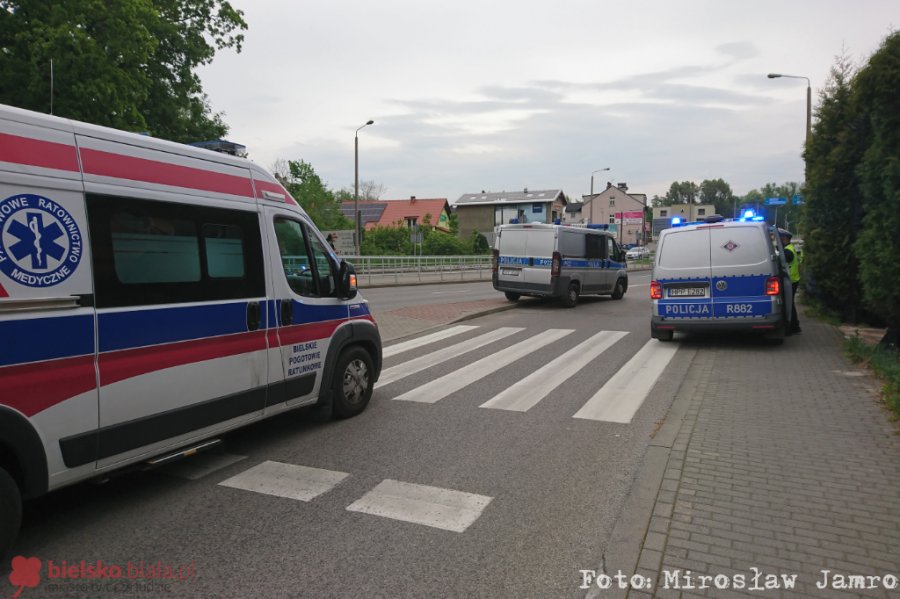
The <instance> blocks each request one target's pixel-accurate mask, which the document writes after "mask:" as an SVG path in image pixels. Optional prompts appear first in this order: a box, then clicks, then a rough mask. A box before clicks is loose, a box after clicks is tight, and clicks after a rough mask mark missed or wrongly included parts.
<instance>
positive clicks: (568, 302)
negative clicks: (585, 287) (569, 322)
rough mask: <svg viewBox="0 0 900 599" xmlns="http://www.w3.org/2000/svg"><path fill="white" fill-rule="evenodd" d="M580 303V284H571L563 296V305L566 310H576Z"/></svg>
mask: <svg viewBox="0 0 900 599" xmlns="http://www.w3.org/2000/svg"><path fill="white" fill-rule="evenodd" d="M577 303H578V283H569V289H568V290H567V291H566V295H565V296H563V305H564V306H565V307H566V308H574V307H575V304H577Z"/></svg>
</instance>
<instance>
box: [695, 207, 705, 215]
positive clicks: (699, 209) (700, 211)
mask: <svg viewBox="0 0 900 599" xmlns="http://www.w3.org/2000/svg"><path fill="white" fill-rule="evenodd" d="M705 215H706V208H697V216H705Z"/></svg>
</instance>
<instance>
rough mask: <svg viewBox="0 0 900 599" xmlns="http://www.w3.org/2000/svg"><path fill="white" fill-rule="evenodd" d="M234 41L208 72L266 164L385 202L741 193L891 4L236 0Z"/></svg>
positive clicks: (778, 160)
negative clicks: (536, 194) (702, 188)
mask: <svg viewBox="0 0 900 599" xmlns="http://www.w3.org/2000/svg"><path fill="white" fill-rule="evenodd" d="M231 3H232V5H233V6H234V7H235V8H238V9H240V10H243V11H244V14H245V19H246V21H247V23H248V25H249V29H248V31H247V32H246V39H245V42H244V48H243V51H242V52H241V53H240V54H236V53H234V52H233V51H221V52H220V53H219V54H218V55H217V56H216V58H215V60H214V62H213V64H212V65H210V66H208V67H205V68H204V69H202V70H201V71H200V75H201V78H202V80H203V85H204V89H205V91H206V93H207V94H208V95H209V99H210V101H211V104H212V108H213V110H214V111H217V112H223V113H224V115H225V120H226V122H227V123H228V125H229V126H230V127H231V131H230V133H229V136H228V137H229V139H231V140H232V141H236V142H238V143H241V144H244V145H246V146H247V148H248V152H249V153H250V158H251V159H253V160H254V161H256V162H258V163H260V164H262V165H263V166H265V167H267V168H271V167H272V165H273V164H274V162H275V161H276V160H277V159H279V158H282V159H291V160H301V159H302V160H305V161H307V162H309V163H310V164H312V166H313V167H314V168H315V169H316V172H317V173H318V174H319V175H320V176H321V177H322V179H323V180H324V181H325V183H326V185H328V187H329V188H331V189H340V188H351V189H352V187H353V166H354V159H353V140H354V134H355V131H356V129H357V127H359V126H361V125H362V124H363V123H365V122H366V121H367V120H369V119H374V120H375V124H374V125H372V126H369V127H366V128H365V129H363V130H362V131H360V133H359V177H360V180H361V181H362V180H368V181H374V182H376V183H378V184H381V185H383V186H384V188H385V192H384V194H383V195H382V199H397V198H407V197H409V196H411V195H415V196H416V197H418V198H447V199H448V200H449V201H450V202H451V203H453V202H455V201H456V200H457V199H458V198H459V196H460V195H462V194H464V193H473V192H480V191H481V190H486V191H512V190H520V189H522V188H525V187H527V188H529V189H556V188H559V189H562V190H563V191H564V192H565V193H566V194H567V195H568V196H569V197H570V198H571V199H573V200H576V199H580V196H581V195H582V194H587V193H588V192H589V191H590V183H591V173H592V172H593V171H596V170H598V169H602V168H607V167H608V168H609V169H610V171H609V172H598V173H596V174H595V175H594V177H595V183H594V186H595V190H597V189H599V188H600V187H601V186H605V184H606V181H607V180H613V181H616V182H618V181H623V182H627V183H628V186H629V191H631V192H633V193H646V194H647V196H648V197H653V195H654V194H658V195H660V196H662V195H665V193H666V191H667V190H668V188H669V185H670V184H671V183H672V182H673V181H685V180H689V181H694V182H696V183H698V184H699V183H700V182H701V181H702V180H704V179H715V178H722V179H725V181H727V182H728V183H729V184H730V185H731V187H732V190H733V191H734V192H735V193H737V194H740V195H743V194H745V193H747V192H748V191H750V190H751V189H755V188H760V187H762V186H763V185H765V184H766V183H767V182H774V183H784V182H787V181H798V182H799V181H802V179H803V160H802V158H801V156H800V152H801V150H802V144H803V139H804V135H805V126H806V81H805V80H802V79H785V78H782V79H768V78H767V77H766V74H767V73H770V72H779V73H785V74H791V75H801V76H805V77H809V79H810V80H811V81H812V89H813V110H814V111H815V106H816V104H817V102H818V94H819V91H820V90H821V89H822V88H823V86H824V85H825V83H826V81H827V79H828V74H829V70H830V69H831V67H832V66H833V65H834V64H835V58H836V57H837V56H838V55H841V54H845V55H847V56H849V57H850V58H851V59H852V60H853V61H854V62H855V63H857V64H863V63H864V62H865V61H866V60H867V59H868V57H869V56H870V55H871V54H872V52H874V51H875V50H876V49H877V48H878V46H879V45H880V43H881V41H882V40H883V38H884V37H885V36H886V35H887V34H888V33H889V32H890V31H891V30H894V29H897V28H898V27H900V1H898V0H852V1H851V0H774V1H773V0H752V1H751V0H740V1H738V0H628V1H617V2H608V1H602V0H592V1H588V0H544V1H537V0H515V1H511V0H480V1H477V2H476V1H472V0H453V1H452V2H440V3H439V2H434V1H433V0H231Z"/></svg>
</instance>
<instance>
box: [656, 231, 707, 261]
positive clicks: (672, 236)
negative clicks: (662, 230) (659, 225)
mask: <svg viewBox="0 0 900 599" xmlns="http://www.w3.org/2000/svg"><path fill="white" fill-rule="evenodd" d="M658 254H659V265H660V266H661V267H664V268H697V267H701V268H702V267H708V266H709V230H708V229H697V230H684V231H672V232H671V233H667V234H666V236H665V237H664V238H663V242H662V247H660V248H659V252H658Z"/></svg>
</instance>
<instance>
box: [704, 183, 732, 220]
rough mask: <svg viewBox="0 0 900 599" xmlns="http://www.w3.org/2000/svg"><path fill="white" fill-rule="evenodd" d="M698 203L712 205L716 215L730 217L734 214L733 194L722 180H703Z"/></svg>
mask: <svg viewBox="0 0 900 599" xmlns="http://www.w3.org/2000/svg"><path fill="white" fill-rule="evenodd" d="M700 203H701V204H712V205H713V206H715V207H716V214H721V215H722V216H726V217H731V216H733V214H732V213H733V212H734V206H735V202H734V194H733V193H732V192H731V186H730V185H729V184H728V183H726V182H725V180H724V179H712V180H710V179H704V180H703V181H702V182H701V183H700Z"/></svg>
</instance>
